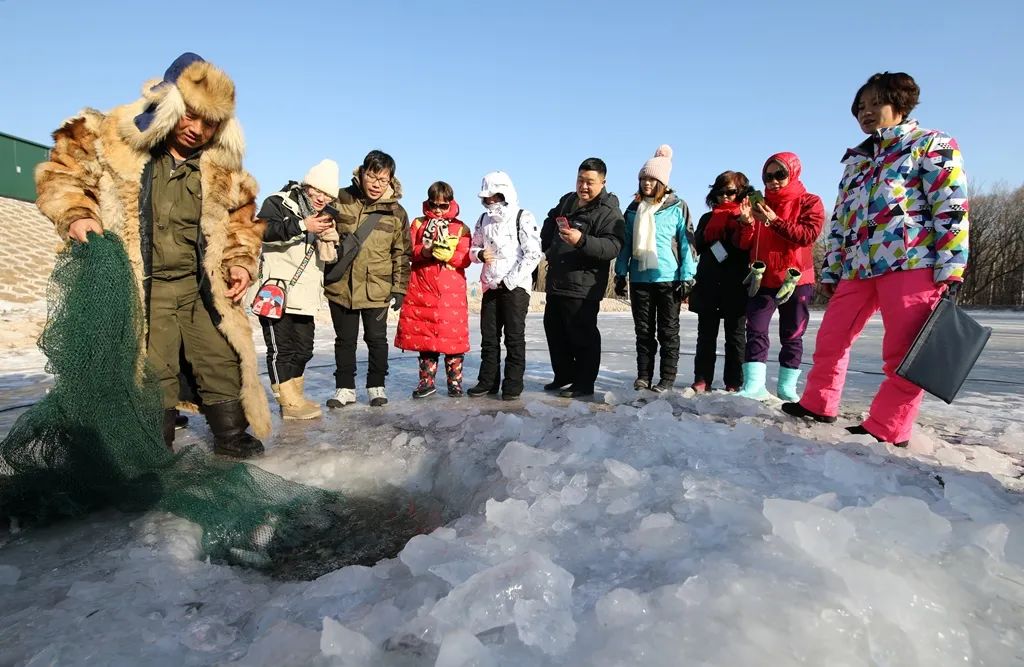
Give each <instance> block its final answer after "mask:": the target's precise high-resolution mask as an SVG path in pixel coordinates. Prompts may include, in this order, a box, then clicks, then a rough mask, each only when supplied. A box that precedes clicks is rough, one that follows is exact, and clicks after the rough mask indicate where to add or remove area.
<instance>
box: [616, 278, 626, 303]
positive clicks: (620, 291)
mask: <svg viewBox="0 0 1024 667" xmlns="http://www.w3.org/2000/svg"><path fill="white" fill-rule="evenodd" d="M615 296H620V297H623V298H625V296H626V276H615Z"/></svg>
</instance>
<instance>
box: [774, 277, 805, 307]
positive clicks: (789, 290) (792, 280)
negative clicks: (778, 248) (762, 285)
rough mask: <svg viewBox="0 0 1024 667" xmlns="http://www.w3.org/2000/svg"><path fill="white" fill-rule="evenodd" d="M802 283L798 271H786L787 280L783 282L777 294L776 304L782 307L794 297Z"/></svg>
mask: <svg viewBox="0 0 1024 667" xmlns="http://www.w3.org/2000/svg"><path fill="white" fill-rule="evenodd" d="M799 282H800V272H799V271H797V270H796V269H786V279H785V280H784V281H782V287H780V288H779V291H778V292H776V293H775V303H777V304H778V305H780V306H781V305H782V304H784V303H786V302H787V301H789V297H791V296H793V291H794V290H795V289H796V286H797V283H799Z"/></svg>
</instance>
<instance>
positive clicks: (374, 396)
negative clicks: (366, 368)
mask: <svg viewBox="0 0 1024 667" xmlns="http://www.w3.org/2000/svg"><path fill="white" fill-rule="evenodd" d="M366 393H367V394H369V395H370V406H371V407H374V408H382V407H384V406H385V405H387V404H388V395H387V394H385V393H384V387H367V388H366Z"/></svg>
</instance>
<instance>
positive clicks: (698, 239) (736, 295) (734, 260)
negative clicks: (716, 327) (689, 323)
mask: <svg viewBox="0 0 1024 667" xmlns="http://www.w3.org/2000/svg"><path fill="white" fill-rule="evenodd" d="M709 220H711V213H710V212H708V213H705V214H704V215H702V216H701V217H700V221H699V222H698V223H697V230H696V231H695V232H694V234H693V237H694V245H695V246H696V248H697V253H698V254H699V255H700V260H699V261H698V262H697V284H696V285H694V286H693V291H692V292H691V293H690V299H689V304H690V306H689V307H690V310H691V311H692V312H694V313H700V314H704V315H713V314H715V313H717V314H718V316H719V317H726V316H737V315H742V314H743V313H745V312H746V310H747V288H746V287H745V286H744V285H743V279H744V278H746V277H747V273H748V272H749V271H750V268H749V265H750V254H749V253H748V252H747V251H746V250H741V249H740V248H738V247H736V245H735V244H734V243H733V241H734V239H732V238H729V236H730V235H729V234H726V238H724V239H722V245H723V246H724V247H725V250H726V252H728V255H727V256H726V258H725V261H724V262H719V261H718V259H717V258H716V257H715V255H714V253H713V252H712V251H711V246H712V245H714V242H711V243H708V242H707V241H706V240H705V239H704V230H705V229H706V228H707V226H708V221H709Z"/></svg>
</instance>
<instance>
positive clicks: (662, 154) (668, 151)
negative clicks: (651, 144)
mask: <svg viewBox="0 0 1024 667" xmlns="http://www.w3.org/2000/svg"><path fill="white" fill-rule="evenodd" d="M671 173H672V147H671V146H669V145H668V144H662V145H661V146H658V150H656V151H654V157H652V158H651V159H650V160H648V161H647V162H644V166H643V168H642V169H641V170H640V178H643V177H644V176H650V177H651V178H656V179H658V180H659V181H661V183H662V185H664V186H665V187H668V178H669V175H670V174H671Z"/></svg>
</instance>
